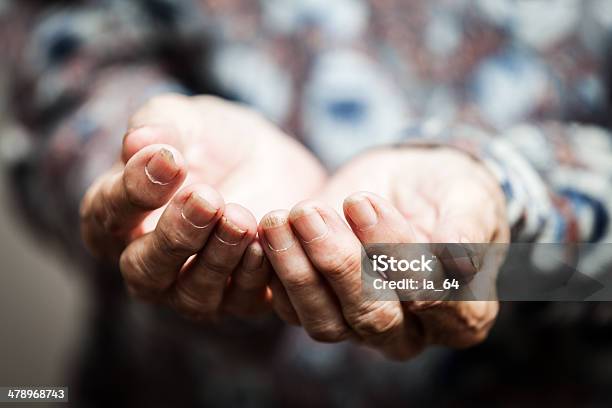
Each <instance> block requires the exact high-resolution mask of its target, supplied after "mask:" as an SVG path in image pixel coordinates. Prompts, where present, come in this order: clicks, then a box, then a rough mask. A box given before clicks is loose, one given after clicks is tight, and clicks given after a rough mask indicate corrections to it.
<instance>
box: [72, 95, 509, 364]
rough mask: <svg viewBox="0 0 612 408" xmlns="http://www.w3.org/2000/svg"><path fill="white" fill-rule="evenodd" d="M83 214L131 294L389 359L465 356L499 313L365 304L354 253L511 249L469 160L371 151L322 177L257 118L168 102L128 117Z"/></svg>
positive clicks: (498, 211)
mask: <svg viewBox="0 0 612 408" xmlns="http://www.w3.org/2000/svg"><path fill="white" fill-rule="evenodd" d="M304 199H309V200H307V201H304ZM296 203H297V204H296ZM275 209H280V210H275ZM289 209H290V210H289ZM336 209H337V210H336ZM270 210H274V211H272V212H270V213H268V214H267V215H265V216H264V217H263V218H262V219H261V222H260V223H259V226H258V225H257V222H256V219H259V218H260V217H261V215H262V214H264V213H265V212H266V211H270ZM340 214H343V215H344V218H343V217H342V216H341V215H340ZM81 216H82V225H81V226H82V234H83V237H84V240H85V242H86V244H87V246H88V247H89V248H90V250H91V251H92V252H93V253H94V254H97V255H98V256H102V257H109V258H115V259H119V264H120V268H121V271H122V274H123V277H124V280H125V282H126V285H127V287H128V290H129V291H130V293H131V294H133V295H134V296H137V297H139V298H142V299H146V300H149V301H154V302H164V303H167V304H168V305H169V306H170V307H172V308H174V309H176V310H177V311H178V312H179V313H181V314H183V315H185V316H187V317H189V318H193V319H199V320H214V319H217V318H219V317H220V316H223V315H225V314H227V313H229V314H233V315H238V316H243V317H246V316H251V315H258V314H261V313H265V312H267V311H268V310H269V309H270V308H271V307H273V308H274V310H275V311H276V313H277V314H278V315H279V316H280V317H281V318H282V319H283V320H285V321H287V322H288V323H291V324H300V325H302V326H303V327H304V329H305V330H306V331H307V332H308V334H309V335H311V336H312V337H313V338H315V339H317V340H321V341H330V342H334V341H343V340H346V339H353V340H356V341H359V342H362V343H364V344H367V345H369V346H371V347H374V348H376V349H379V350H381V351H382V352H383V353H385V354H386V355H388V356H390V357H392V358H408V357H411V356H413V355H415V354H417V353H418V352H420V351H421V350H422V349H423V348H424V347H425V346H427V345H428V344H445V345H449V346H454V347H464V346H469V345H471V344H475V343H477V342H479V341H481V340H482V339H484V338H485V336H486V334H487V332H488V329H489V328H490V326H491V324H492V323H493V321H494V319H495V316H496V313H497V309H498V305H497V303H496V302H436V301H430V302H427V301H416V302H399V301H397V300H395V301H369V300H367V299H363V297H362V296H360V294H361V292H360V291H359V289H360V287H361V286H360V285H361V280H360V279H361V274H360V258H359V249H360V246H361V245H362V244H367V243H374V242H391V243H393V242H471V243H488V242H507V241H508V239H509V232H508V226H507V223H506V221H505V218H504V202H503V195H502V193H501V191H500V189H499V187H498V186H497V184H496V182H495V179H494V178H493V177H492V176H491V175H490V174H489V173H488V172H487V170H486V169H485V168H484V167H483V166H482V165H481V164H479V163H478V162H477V161H475V160H473V159H471V158H469V157H468V156H466V155H465V154H463V153H460V152H458V151H454V150H450V149H445V148H431V149H429V148H416V147H402V148H395V149H380V150H376V151H372V152H369V153H367V154H365V155H362V156H360V157H357V158H355V159H354V160H352V161H351V162H349V163H348V164H347V165H346V166H345V167H344V168H342V169H341V170H339V171H338V172H337V173H336V174H335V175H333V176H332V177H331V178H329V179H328V178H327V176H326V174H325V172H324V170H323V169H322V167H321V166H320V164H319V163H318V162H317V161H316V159H315V158H314V157H312V155H311V154H310V153H309V152H308V151H307V150H305V149H304V148H303V147H302V146H300V145H299V144H297V143H296V142H295V141H293V140H292V139H291V138H290V137H288V136H287V135H285V134H284V133H282V132H281V131H280V130H278V129H277V128H275V127H274V126H273V125H271V124H270V123H268V122H266V121H265V120H264V119H263V118H261V117H260V116H259V115H257V114H255V113H253V112H251V111H249V110H248V109H246V108H243V107H240V106H237V105H235V104H231V103H228V102H224V101H222V100H219V99H216V98H211V97H183V96H178V95H165V96H161V97H157V98H155V99H153V100H152V101H150V102H149V103H147V104H146V105H145V106H144V107H143V108H142V109H141V110H140V111H139V112H137V113H136V114H135V115H134V116H133V117H132V119H131V121H130V123H129V130H128V132H127V134H126V136H125V138H124V143H123V151H122V157H121V160H120V162H119V163H118V164H117V165H116V166H115V167H114V168H113V169H111V170H110V171H109V172H108V173H107V174H104V175H102V176H100V177H99V178H98V180H97V181H96V182H95V183H94V184H93V185H92V186H91V188H90V189H89V191H88V193H87V194H86V196H85V197H84V199H83V202H82V206H81ZM464 272H465V271H464ZM467 273H468V275H469V274H476V273H477V270H473V271H468V272H467Z"/></svg>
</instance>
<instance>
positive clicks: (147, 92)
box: [0, 1, 205, 248]
mask: <svg viewBox="0 0 612 408" xmlns="http://www.w3.org/2000/svg"><path fill="white" fill-rule="evenodd" d="M52 4H56V5H55V6H49V5H45V3H44V2H17V1H15V2H12V3H9V6H8V7H6V10H5V12H4V13H2V14H1V15H0V19H2V20H3V21H2V22H3V24H1V27H2V28H0V30H1V32H0V34H1V35H0V38H1V39H0V42H2V48H4V49H7V50H8V53H7V54H8V58H7V61H6V62H5V63H3V65H4V67H3V68H4V71H6V72H5V75H6V80H5V82H6V84H7V86H6V87H7V88H8V89H7V92H6V95H7V98H6V105H7V107H8V108H9V111H10V116H9V118H8V119H7V121H8V123H9V127H8V130H5V131H3V137H2V138H3V140H2V142H3V143H2V144H3V145H4V146H5V148H4V149H3V151H4V156H5V157H4V158H5V160H6V161H7V162H8V163H9V172H10V176H11V177H10V179H11V180H12V188H13V191H15V196H16V198H17V199H18V206H17V207H18V208H19V209H22V210H23V211H24V212H25V215H26V217H27V218H28V221H30V224H31V225H32V226H35V227H37V229H42V230H44V231H46V232H49V233H50V234H49V235H51V236H52V237H55V238H59V239H60V240H61V241H64V242H65V243H67V244H68V245H67V247H68V248H80V246H81V244H80V241H79V240H78V237H79V233H78V230H77V229H78V221H77V217H78V205H79V201H80V198H81V197H82V195H83V194H84V192H85V190H86V188H87V186H88V185H89V184H90V183H91V181H92V180H93V179H94V178H95V177H96V176H97V175H99V174H100V173H101V172H103V171H104V170H106V169H107V168H109V167H110V166H111V165H112V164H113V163H114V162H115V161H116V160H117V157H118V153H119V151H120V147H121V140H122V136H123V134H124V132H125V129H126V124H127V120H128V118H129V117H130V115H131V113H133V112H134V110H135V109H137V107H138V106H139V105H141V104H142V103H143V102H144V101H146V100H147V99H149V98H150V97H152V96H154V95H156V94H159V93H164V92H180V93H188V92H190V88H189V87H188V86H186V85H185V81H183V78H184V77H185V76H188V75H182V74H184V72H183V71H185V69H186V68H185V67H187V68H189V67H191V66H195V65H197V61H192V62H193V63H192V64H191V65H189V64H184V61H181V58H193V59H195V58H197V55H196V56H193V55H190V54H187V53H185V54H184V55H183V54H181V52H182V50H187V49H189V50H193V49H194V47H192V46H191V45H192V44H196V45H197V44H199V43H200V42H201V41H202V38H204V35H203V27H201V26H199V25H197V23H196V22H197V21H205V20H204V19H200V16H199V14H198V13H199V9H198V8H197V7H196V6H195V3H194V4H191V2H189V1H180V2H179V1H176V2H174V1H156V2H144V1H143V2H141V1H135V2H126V1H97V2H96V1H94V2H85V1H83V2H79V1H72V2H55V3H52ZM57 4H59V5H57ZM160 7H166V8H165V9H163V10H159V8H160ZM177 67H178V68H177Z"/></svg>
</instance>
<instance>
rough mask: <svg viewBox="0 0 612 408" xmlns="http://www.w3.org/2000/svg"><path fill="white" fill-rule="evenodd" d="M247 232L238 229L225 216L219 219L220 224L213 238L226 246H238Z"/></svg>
mask: <svg viewBox="0 0 612 408" xmlns="http://www.w3.org/2000/svg"><path fill="white" fill-rule="evenodd" d="M246 233H247V231H246V230H244V229H242V228H240V227H238V226H237V225H236V224H234V223H233V222H231V221H230V220H229V219H228V218H226V217H225V216H224V217H222V218H221V222H220V223H219V226H218V227H217V230H216V231H215V236H216V237H217V239H218V240H219V241H221V242H223V243H224V244H226V245H232V246H234V245H238V244H239V243H240V241H242V239H243V238H244V236H245V235H246Z"/></svg>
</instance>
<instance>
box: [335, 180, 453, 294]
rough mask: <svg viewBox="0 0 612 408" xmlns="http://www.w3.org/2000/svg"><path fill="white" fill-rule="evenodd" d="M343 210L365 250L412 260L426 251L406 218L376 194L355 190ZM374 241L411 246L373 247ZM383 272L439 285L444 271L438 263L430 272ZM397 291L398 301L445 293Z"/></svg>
mask: <svg viewBox="0 0 612 408" xmlns="http://www.w3.org/2000/svg"><path fill="white" fill-rule="evenodd" d="M343 210H344V213H345V217H346V219H347V221H348V223H349V225H350V226H351V229H352V230H353V232H354V233H355V235H356V236H357V237H358V238H359V240H360V242H361V243H362V244H363V246H364V248H365V249H366V251H369V252H371V251H376V252H380V253H375V254H376V255H387V256H392V257H395V258H396V259H414V258H418V257H420V256H421V255H425V254H427V252H429V248H428V246H427V245H424V244H417V243H416V241H417V235H416V234H415V232H414V230H413V228H412V225H411V223H410V222H409V221H408V220H407V219H406V217H405V216H404V215H402V214H401V213H400V212H399V211H398V210H397V209H396V208H395V206H394V205H393V204H391V203H390V202H389V201H387V200H386V199H384V198H382V197H380V196H378V195H376V194H373V193H369V192H358V193H354V194H352V195H350V196H348V197H347V198H346V199H345V200H344V203H343ZM373 244H412V245H386V246H385V245H382V246H381V245H376V246H374V247H372V245H373ZM426 251H427V252H426ZM375 254H374V253H372V254H368V255H375ZM386 274H387V276H388V277H389V278H390V279H391V280H395V281H399V280H401V279H405V278H408V279H410V278H412V279H417V280H419V281H421V280H422V279H424V278H427V279H430V280H432V281H434V282H436V283H437V284H442V281H443V279H444V278H445V275H444V270H443V268H441V267H439V266H438V267H436V268H434V270H433V271H432V272H429V271H427V272H419V271H415V270H408V271H406V272H402V271H393V270H389V271H387V272H386ZM396 292H397V293H398V295H399V298H400V299H401V300H423V299H429V298H431V297H432V296H438V297H442V296H443V295H444V293H440V292H431V291H421V290H419V291H417V290H408V289H406V290H399V289H398V290H396ZM434 299H435V298H434Z"/></svg>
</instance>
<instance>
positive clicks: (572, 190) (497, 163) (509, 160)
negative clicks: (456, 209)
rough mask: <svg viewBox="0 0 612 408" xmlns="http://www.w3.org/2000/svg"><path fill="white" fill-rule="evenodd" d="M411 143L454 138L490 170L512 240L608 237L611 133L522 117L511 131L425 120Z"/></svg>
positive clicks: (611, 205) (611, 209) (453, 142)
mask: <svg viewBox="0 0 612 408" xmlns="http://www.w3.org/2000/svg"><path fill="white" fill-rule="evenodd" d="M406 137H407V140H408V143H409V144H417V145H450V146H453V147H456V148H459V149H460V150H462V151H465V152H467V153H469V154H470V155H472V156H474V157H475V158H477V159H480V160H482V161H483V163H484V164H485V165H486V166H487V167H488V168H489V169H490V170H491V172H492V173H493V174H494V175H495V177H496V178H497V179H498V180H499V183H500V186H501V187H502V190H503V192H504V194H505V196H506V203H507V215H508V220H509V223H510V225H511V227H512V240H513V241H526V242H534V241H535V242H553V243H556V242H558V243H567V242H609V241H611V240H612V237H611V236H610V234H611V233H610V227H609V217H610V213H611V212H612V193H611V192H612V166H611V163H612V135H611V134H610V132H609V131H608V130H606V129H603V128H601V127H597V126H591V125H581V124H565V123H560V122H555V121H548V122H546V121H545V122H540V123H525V124H519V125H517V126H514V127H511V128H509V129H508V130H506V131H501V132H497V133H496V134H495V133H493V132H489V131H485V130H483V129H482V128H480V127H477V126H473V125H467V124H462V123H461V124H451V125H448V124H442V123H440V122H436V121H430V122H424V123H423V124H420V125H417V126H413V127H411V128H409V129H407V130H406Z"/></svg>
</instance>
